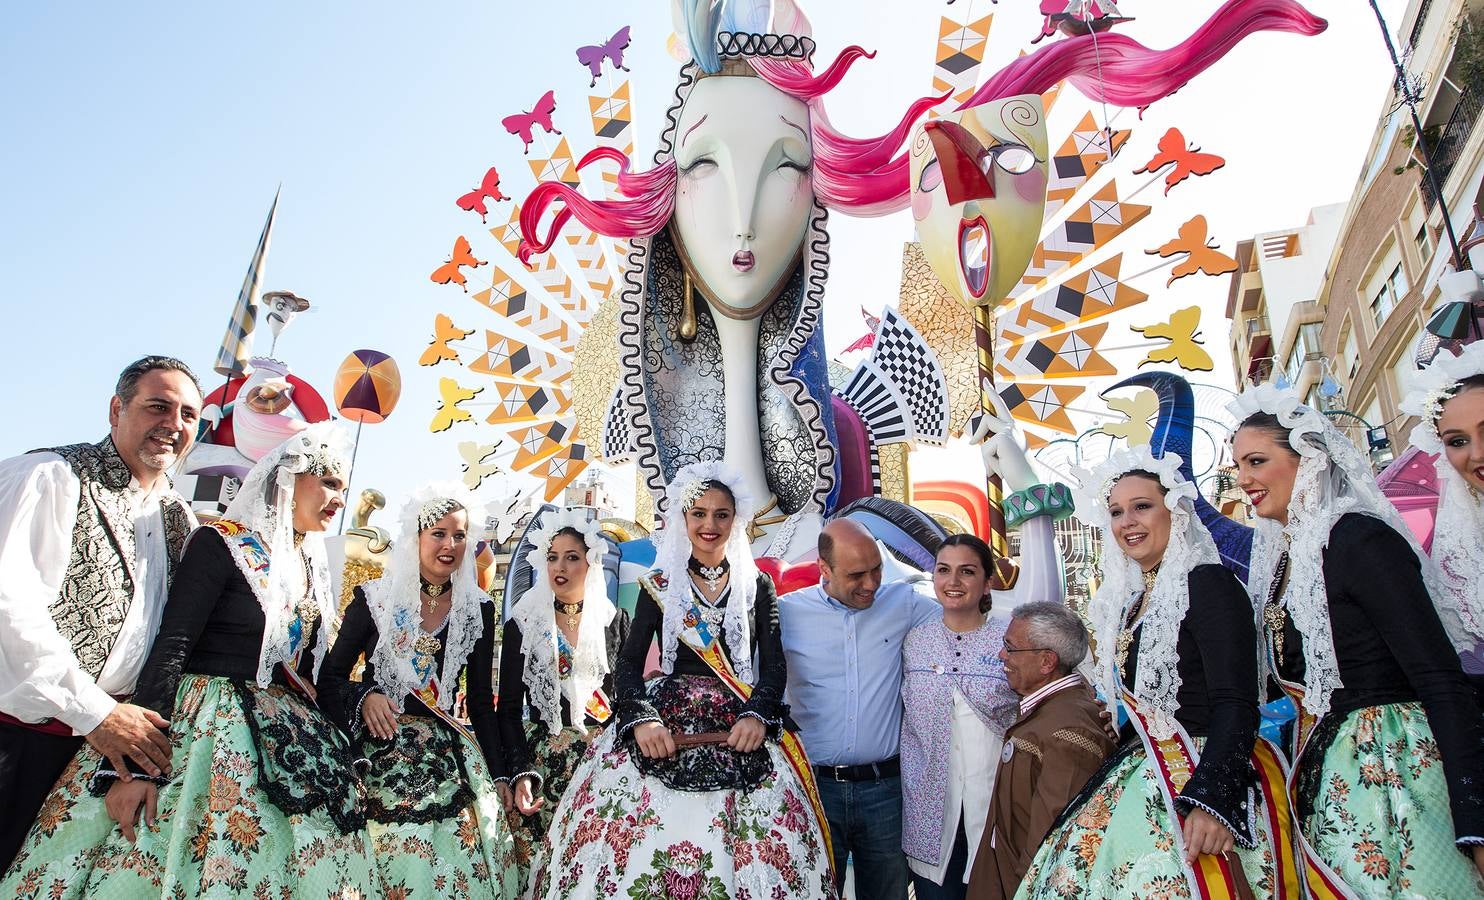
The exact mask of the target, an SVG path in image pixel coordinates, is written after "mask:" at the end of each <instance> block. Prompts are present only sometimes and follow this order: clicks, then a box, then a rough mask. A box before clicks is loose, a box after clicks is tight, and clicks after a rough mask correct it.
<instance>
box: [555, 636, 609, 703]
mask: <svg viewBox="0 0 1484 900" xmlns="http://www.w3.org/2000/svg"><path fill="white" fill-rule="evenodd" d="M556 638H557V677H558V678H565V677H566V674H565V673H563V672H562V663H563V661H564V660H565V662H566V663H567V667H568V671H569V672H570V671H571V665H572V662H571V661H572V657H573V656H575V655H576V654H575V652H574V651H573V649H572V645H571V644H569V643H567V638H566V637H565V636H564V635H563V634H562V632H561V629H557V636H556ZM583 712H585V713H586V714H587V715H589V716H591V717H592V718H593V720H594V721H596V722H597V723H598V724H599V725H607V724H608V720H609V719H610V718H612V717H613V704H612V703H610V702H609V701H608V695H607V694H605V693H604V692H603V686H602V685H599V686H598V687H596V688H593V695H592V696H591V697H589V698H587V706H586V707H584V708H583ZM576 724H578V725H581V724H582V723H581V722H577V723H576Z"/></svg>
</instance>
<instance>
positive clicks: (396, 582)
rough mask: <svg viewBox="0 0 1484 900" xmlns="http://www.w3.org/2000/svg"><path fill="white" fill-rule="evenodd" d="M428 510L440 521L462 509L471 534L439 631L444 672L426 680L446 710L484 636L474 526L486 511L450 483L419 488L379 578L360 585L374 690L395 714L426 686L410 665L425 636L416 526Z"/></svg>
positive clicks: (485, 598)
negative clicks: (371, 627) (372, 629)
mask: <svg viewBox="0 0 1484 900" xmlns="http://www.w3.org/2000/svg"><path fill="white" fill-rule="evenodd" d="M430 509H440V510H442V513H441V514H440V515H439V518H442V516H443V515H447V514H448V513H449V512H452V511H454V510H456V509H464V510H466V511H467V513H468V522H469V529H470V531H469V536H468V539H467V540H466V541H465V544H464V558H463V561H462V562H460V563H459V567H458V568H457V569H455V570H454V573H453V579H452V581H453V583H452V585H451V590H450V593H451V602H450V603H449V607H448V617H447V618H446V619H445V620H444V621H445V625H444V627H443V629H441V630H442V631H443V668H442V670H441V671H440V672H435V673H433V675H432V679H431V680H432V681H435V682H436V683H437V688H438V705H439V706H441V707H442V708H443V709H444V710H445V711H452V709H453V704H454V700H455V699H456V697H457V695H458V679H459V671H460V670H461V669H463V667H464V665H465V663H466V662H468V659H469V654H470V652H472V651H473V649H474V644H475V643H476V642H477V641H478V640H479V638H480V635H481V634H482V633H483V631H484V619H483V616H482V615H481V613H480V604H482V603H488V602H490V598H489V595H488V594H486V593H485V592H484V591H483V590H480V587H479V576H478V570H477V568H476V564H475V561H474V543H475V540H474V533H473V528H475V527H477V526H478V525H479V524H482V523H483V522H484V509H483V507H482V506H481V505H480V504H479V502H478V501H476V500H475V499H474V497H473V495H471V494H470V493H469V492H468V491H467V490H465V489H464V487H463V485H461V484H458V483H455V482H444V483H435V484H429V485H425V486H423V487H421V488H419V489H418V490H416V491H415V492H413V494H412V496H411V497H410V498H408V500H407V502H406V503H405V504H404V505H403V507H402V510H401V512H400V514H399V515H398V517H397V518H398V522H399V523H400V524H401V534H400V535H398V537H397V539H396V541H395V542H393V544H392V552H391V556H390V558H389V559H388V560H387V565H386V571H385V572H384V573H383V575H382V577H380V578H378V579H376V580H375V581H371V582H367V583H366V584H365V585H364V586H363V587H362V590H363V591H364V592H365V594H366V605H367V606H368V607H369V609H370V611H371V620H372V621H373V622H375V623H376V635H377V638H376V649H375V650H373V651H372V653H371V659H370V662H371V664H372V665H373V666H374V667H375V673H376V684H377V686H378V687H379V688H380V689H381V692H382V693H383V694H385V695H386V698H387V700H388V701H390V702H391V704H392V707H393V708H395V709H396V710H397V711H398V712H400V711H402V708H403V703H404V701H405V699H406V697H407V696H408V695H409V694H417V693H418V692H419V691H421V690H422V689H423V688H425V687H427V686H428V682H429V679H428V678H426V677H424V676H423V675H422V674H420V673H418V671H417V669H416V667H415V665H414V663H415V660H416V658H417V653H416V644H417V639H418V638H419V637H421V636H422V635H423V633H424V630H423V626H422V602H423V593H422V580H421V572H422V570H421V567H420V565H419V562H418V543H419V540H420V539H421V532H422V531H423V530H424V529H423V528H421V527H420V526H421V525H422V524H423V523H424V522H425V521H426V517H427V513H428V510H430ZM436 522H437V519H434V520H433V521H432V522H429V523H427V524H428V525H429V527H431V526H432V525H433V524H436ZM437 630H439V629H435V632H436V631H437Z"/></svg>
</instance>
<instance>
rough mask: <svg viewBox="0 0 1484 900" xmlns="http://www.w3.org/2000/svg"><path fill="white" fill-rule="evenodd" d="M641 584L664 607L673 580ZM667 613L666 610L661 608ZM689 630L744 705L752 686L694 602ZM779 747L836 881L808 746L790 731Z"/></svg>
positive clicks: (654, 575) (654, 576)
mask: <svg viewBox="0 0 1484 900" xmlns="http://www.w3.org/2000/svg"><path fill="white" fill-rule="evenodd" d="M639 582H640V584H641V585H643V586H644V587H645V588H647V593H648V594H649V597H650V599H651V600H653V601H654V602H655V604H656V605H659V604H662V602H663V601H662V600H661V599H660V598H661V597H663V596H665V589H666V588H667V587H668V586H669V580H668V579H667V578H666V577H665V575H664V573H663V572H661V571H659V570H658V569H656V570H654V571H652V572H649V573H648V574H646V575H643V576H641V577H640V579H639ZM661 609H662V610H663V607H661ZM685 625H686V628H685V630H684V631H682V632H681V633H680V640H681V641H683V642H684V643H685V645H686V646H687V647H689V648H690V649H691V650H693V651H695V654H696V655H697V656H699V657H700V658H701V659H702V661H704V662H705V663H706V665H708V666H710V667H711V671H712V672H713V673H715V675H716V677H717V678H718V679H720V680H721V683H722V684H724V685H726V686H727V688H728V689H729V690H730V691H731V692H732V693H733V694H736V695H737V697H738V698H740V699H741V700H742V701H743V702H744V703H745V702H746V701H747V700H748V699H749V698H750V697H751V696H752V685H750V684H748V683H747V682H745V681H743V680H742V679H740V678H738V677H737V673H736V672H735V671H733V669H732V664H731V662H730V661H729V660H728V659H727V657H726V654H725V653H723V652H722V649H721V641H719V640H717V639H716V636H715V635H713V634H712V633H711V629H710V627H709V626H707V624H706V621H705V620H704V619H703V618H701V610H700V608H699V607H697V606H696V603H695V601H694V600H692V601H691V604H690V609H689V610H687V611H686V615H685ZM778 745H779V746H780V747H781V748H782V749H783V756H784V758H785V759H787V760H788V765H789V768H791V769H793V771H794V775H795V776H796V777H797V778H798V779H799V784H800V785H802V786H803V788H804V795H805V796H806V797H808V798H809V806H810V807H811V808H813V810H814V818H815V819H816V820H817V821H818V822H819V830H820V833H821V835H823V837H824V850H825V858H826V859H827V860H829V864H830V877H831V878H834V872H835V846H834V844H832V843H830V822H829V819H827V818H825V814H824V803H823V802H822V801H821V800H820V799H819V785H818V783H816V782H815V780H814V769H813V767H811V766H810V765H809V756H808V755H807V754H806V753H805V752H804V744H803V742H802V741H800V740H799V736H798V735H796V734H794V733H793V732H792V731H789V730H788V729H786V728H780V729H779V738H778Z"/></svg>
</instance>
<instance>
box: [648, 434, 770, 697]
mask: <svg viewBox="0 0 1484 900" xmlns="http://www.w3.org/2000/svg"><path fill="white" fill-rule="evenodd" d="M707 481H719V482H721V483H722V484H725V485H726V486H727V487H728V488H730V489H731V491H732V496H733V497H735V498H736V501H737V510H736V515H735V516H733V518H732V533H731V534H730V535H728V536H727V542H726V559H727V562H729V563H731V566H732V569H731V585H732V596H731V599H730V600H728V601H727V608H726V613H725V615H724V617H723V619H722V627H723V629H724V630H725V631H726V644H727V656H728V657H729V658H730V659H731V662H732V668H733V669H734V670H735V671H736V673H737V677H738V678H741V679H742V680H743V681H746V682H748V683H751V682H752V605H753V603H754V602H755V601H756V600H757V573H758V569H757V562H756V561H755V560H754V559H753V557H752V542H751V541H749V540H748V538H747V526H748V524H749V523H751V522H752V514H753V501H752V497H751V496H749V495H748V494H747V491H746V487H745V485H744V484H743V482H742V477H741V475H740V474H738V473H737V472H734V471H732V470H730V469H728V468H727V467H726V466H724V465H723V464H722V463H720V462H703V463H693V464H691V465H688V466H686V467H685V468H683V469H681V470H680V471H679V472H676V473H675V478H674V480H673V481H671V482H670V485H669V487H667V488H666V489H665V498H666V506H665V509H666V512H665V527H664V530H662V531H660V532H659V534H657V535H654V536H653V540H654V543H655V548H656V549H655V556H654V565H655V568H656V569H659V570H660V571H661V572H663V573H664V574H665V577H666V578H667V579H668V585H669V586H668V587H667V589H666V590H665V596H663V597H661V598H658V599H659V600H660V601H661V602H662V604H663V605H664V610H665V617H664V623H663V626H662V627H661V629H660V669H661V671H663V672H665V673H666V674H669V673H670V672H673V671H674V670H675V650H676V647H677V646H678V645H679V642H680V632H682V631H684V630H685V614H686V611H687V610H689V609H690V604H691V598H690V585H691V580H690V572H689V570H688V566H689V563H690V557H691V545H690V537H689V536H688V534H687V533H686V530H685V513H686V511H687V510H688V509H690V507H691V505H692V504H694V503H695V501H696V498H697V497H699V496H700V494H701V491H702V489H701V486H702V485H704V484H705V483H706V482H707Z"/></svg>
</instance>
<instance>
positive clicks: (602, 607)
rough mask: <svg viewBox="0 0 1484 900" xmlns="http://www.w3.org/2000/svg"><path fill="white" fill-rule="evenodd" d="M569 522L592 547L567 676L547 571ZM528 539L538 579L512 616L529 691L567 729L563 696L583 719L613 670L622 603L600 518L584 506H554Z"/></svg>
mask: <svg viewBox="0 0 1484 900" xmlns="http://www.w3.org/2000/svg"><path fill="white" fill-rule="evenodd" d="M568 528H570V529H572V530H574V531H576V532H577V533H578V534H579V535H580V536H581V540H582V545H583V546H584V547H585V548H586V550H587V577H586V578H585V579H584V580H583V582H582V596H581V601H582V621H581V622H579V623H578V624H577V646H576V647H573V648H572V671H571V673H570V674H569V675H568V676H567V677H566V678H562V677H560V675H559V673H558V669H557V626H556V612H555V604H556V591H555V590H554V589H553V588H552V586H551V581H550V579H549V577H548V576H547V572H546V554H547V551H549V550H550V549H551V542H552V541H554V540H556V536H557V534H558V533H559V532H561V531H563V530H565V529H568ZM527 540H529V541H530V544H531V549H530V551H529V552H527V553H526V562H527V563H529V564H530V566H531V574H532V576H533V579H534V580H533V581H532V582H531V588H530V590H528V591H526V592H525V593H524V594H521V595H520V599H519V600H517V601H516V602H515V606H514V607H513V608H512V609H511V611H510V618H511V619H512V620H513V621H514V622H515V623H516V624H518V625H519V626H520V635H521V651H522V652H523V653H524V654H525V657H526V661H525V671H524V673H523V677H524V679H525V685H526V696H527V698H529V702H530V704H531V708H532V709H533V710H535V714H536V717H537V718H538V719H540V720H541V721H542V722H545V723H546V727H547V728H548V729H549V730H550V731H551V732H552V733H556V732H558V731H561V730H562V704H561V698H562V697H563V696H565V697H566V698H567V706H568V708H569V709H571V711H572V721H573V723H575V724H578V725H581V723H582V711H583V710H584V709H585V708H586V707H587V701H588V699H589V698H590V697H592V695H593V691H596V690H597V689H598V688H600V687H602V685H603V676H604V675H607V674H608V671H609V663H608V645H607V640H606V630H607V628H608V625H609V623H611V622H612V621H613V617H614V616H616V615H618V608H617V607H615V606H614V605H613V602H612V601H611V600H609V599H608V584H607V581H606V580H605V579H604V577H603V548H604V547H605V542H604V539H603V529H602V526H601V525H600V524H599V523H598V520H597V519H589V518H588V515H587V513H586V512H585V511H584V510H581V509H564V510H548V511H547V512H546V513H544V514H543V515H542V516H541V522H540V525H539V527H537V528H536V529H535V530H534V531H532V532H531V533H530V535H529V537H528V538H527Z"/></svg>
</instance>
